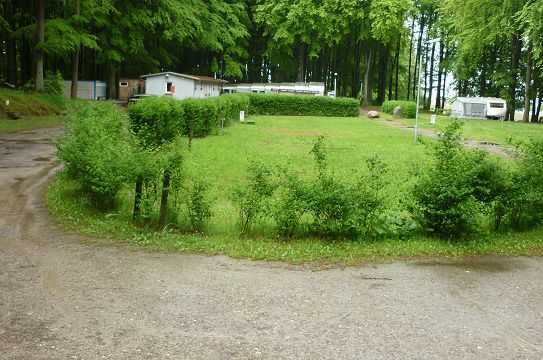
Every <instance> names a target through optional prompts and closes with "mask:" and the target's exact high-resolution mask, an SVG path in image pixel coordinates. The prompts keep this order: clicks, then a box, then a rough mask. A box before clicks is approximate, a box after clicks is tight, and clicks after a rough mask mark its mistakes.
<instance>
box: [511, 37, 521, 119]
mask: <svg viewBox="0 0 543 360" xmlns="http://www.w3.org/2000/svg"><path fill="white" fill-rule="evenodd" d="M520 42H521V40H520V36H519V35H518V34H516V33H515V34H513V37H512V38H511V84H510V86H509V104H508V105H509V106H508V119H509V121H515V110H516V108H517V102H516V91H517V73H518V63H519V53H520V49H521V43H520Z"/></svg>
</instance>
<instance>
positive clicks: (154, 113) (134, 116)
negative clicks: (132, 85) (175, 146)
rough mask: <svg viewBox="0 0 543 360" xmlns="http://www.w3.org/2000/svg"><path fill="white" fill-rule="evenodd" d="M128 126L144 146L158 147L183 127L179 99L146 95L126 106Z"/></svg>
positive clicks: (183, 119) (173, 136)
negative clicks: (128, 117)
mask: <svg viewBox="0 0 543 360" xmlns="http://www.w3.org/2000/svg"><path fill="white" fill-rule="evenodd" d="M128 114H129V116H130V126H131V128H132V131H134V133H135V134H136V135H137V136H138V138H139V139H140V141H141V146H143V147H144V148H155V147H159V146H161V145H162V144H164V143H168V142H170V141H172V140H173V139H175V137H176V136H178V135H180V134H181V131H182V129H183V128H184V127H185V118H184V107H183V104H182V102H181V101H179V100H176V99H174V98H171V97H168V96H160V97H154V96H153V97H147V98H144V99H142V100H140V101H138V102H136V103H134V104H131V105H130V106H129V107H128Z"/></svg>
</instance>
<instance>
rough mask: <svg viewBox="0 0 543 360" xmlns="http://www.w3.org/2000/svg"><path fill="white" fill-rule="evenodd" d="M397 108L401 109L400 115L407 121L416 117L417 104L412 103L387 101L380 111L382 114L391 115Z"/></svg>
mask: <svg viewBox="0 0 543 360" xmlns="http://www.w3.org/2000/svg"><path fill="white" fill-rule="evenodd" d="M397 107H400V108H401V109H402V115H403V116H404V117H406V118H408V119H414V118H415V116H416V115H417V103H416V102H414V101H398V100H387V101H385V102H384V103H383V106H382V108H381V109H382V111H383V112H384V113H387V114H393V113H394V109H396V108H397Z"/></svg>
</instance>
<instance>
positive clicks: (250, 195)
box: [233, 162, 275, 234]
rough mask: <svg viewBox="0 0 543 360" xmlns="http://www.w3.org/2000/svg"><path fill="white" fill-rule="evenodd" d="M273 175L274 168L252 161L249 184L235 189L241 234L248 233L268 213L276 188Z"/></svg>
mask: <svg viewBox="0 0 543 360" xmlns="http://www.w3.org/2000/svg"><path fill="white" fill-rule="evenodd" d="M272 175H273V172H272V170H271V169H269V168H268V167H267V166H266V165H264V164H263V163H259V162H252V163H251V164H250V166H249V168H248V174H247V184H243V185H240V186H238V187H237V188H236V189H235V191H234V193H233V199H234V201H235V202H236V203H237V205H238V208H239V218H240V230H241V234H247V233H248V232H249V230H250V229H251V226H252V225H253V224H254V222H255V221H256V220H258V218H260V217H262V216H264V215H265V214H266V213H267V203H268V201H269V199H270V197H271V196H272V195H273V192H274V190H275V184H274V183H273V180H272Z"/></svg>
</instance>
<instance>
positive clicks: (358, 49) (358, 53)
mask: <svg viewBox="0 0 543 360" xmlns="http://www.w3.org/2000/svg"><path fill="white" fill-rule="evenodd" d="M361 62H362V42H361V41H360V40H357V41H356V46H355V52H354V67H353V81H352V86H351V96H352V97H353V98H355V99H358V100H360V98H359V97H358V93H359V92H360V63H361Z"/></svg>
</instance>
